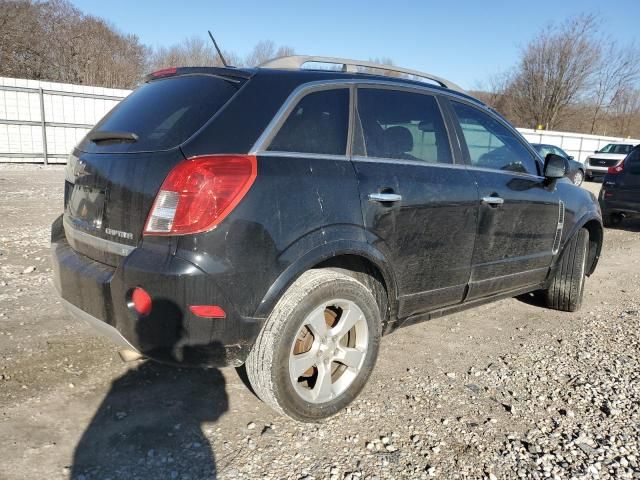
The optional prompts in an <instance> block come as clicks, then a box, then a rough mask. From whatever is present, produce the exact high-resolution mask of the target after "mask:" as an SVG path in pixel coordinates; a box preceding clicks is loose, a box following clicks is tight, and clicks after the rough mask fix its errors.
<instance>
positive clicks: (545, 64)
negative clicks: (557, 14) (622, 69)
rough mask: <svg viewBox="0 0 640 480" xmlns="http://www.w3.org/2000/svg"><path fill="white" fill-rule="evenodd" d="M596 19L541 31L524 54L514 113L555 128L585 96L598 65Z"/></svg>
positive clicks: (517, 73)
mask: <svg viewBox="0 0 640 480" xmlns="http://www.w3.org/2000/svg"><path fill="white" fill-rule="evenodd" d="M596 33H597V29H596V18H595V17H594V16H593V15H586V16H585V15H582V16H579V17H575V18H572V19H570V20H568V21H567V22H565V23H563V24H562V25H561V26H559V27H555V26H550V27H547V28H546V29H545V30H544V31H543V32H541V33H540V34H539V35H538V36H537V37H536V38H535V39H534V40H533V41H532V42H530V43H529V44H528V45H527V46H526V47H525V48H524V51H523V54H522V59H521V61H520V65H519V66H518V68H517V69H516V71H515V74H514V78H513V81H512V84H511V91H512V94H513V103H514V109H515V113H516V114H517V115H518V116H519V117H520V118H523V119H527V120H528V122H527V123H533V124H535V125H544V126H545V127H546V128H554V127H556V125H557V124H558V122H559V119H560V117H561V116H562V114H563V113H565V112H566V111H567V109H568V108H569V107H570V106H571V105H573V104H575V102H576V101H577V100H578V99H580V97H581V95H583V94H584V93H585V91H586V90H587V87H588V86H589V81H590V79H591V78H592V75H593V73H594V71H595V69H596V67H597V65H598V62H599V59H600V57H601V50H600V47H599V45H598V42H597V41H596Z"/></svg>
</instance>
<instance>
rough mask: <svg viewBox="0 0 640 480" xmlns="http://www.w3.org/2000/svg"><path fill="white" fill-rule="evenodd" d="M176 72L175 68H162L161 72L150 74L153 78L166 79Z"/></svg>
mask: <svg viewBox="0 0 640 480" xmlns="http://www.w3.org/2000/svg"><path fill="white" fill-rule="evenodd" d="M177 71H178V69H177V68H176V67H170V68H163V69H162V70H158V71H156V72H153V73H152V74H151V76H152V77H153V78H159V77H167V76H169V75H175V74H176V72H177Z"/></svg>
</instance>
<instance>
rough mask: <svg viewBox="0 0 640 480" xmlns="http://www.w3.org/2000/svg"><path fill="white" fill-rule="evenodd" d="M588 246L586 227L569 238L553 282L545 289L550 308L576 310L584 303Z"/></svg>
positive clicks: (565, 310) (566, 310) (567, 310)
mask: <svg viewBox="0 0 640 480" xmlns="http://www.w3.org/2000/svg"><path fill="white" fill-rule="evenodd" d="M588 246H589V232H588V231H587V230H586V229H584V228H582V229H580V231H579V232H578V233H577V234H576V235H574V236H573V238H572V239H571V240H569V242H568V244H567V245H566V247H565V248H564V251H563V252H562V257H561V258H560V260H558V263H559V264H558V266H557V268H556V271H555V273H554V275H553V278H552V280H551V284H550V285H549V288H548V289H547V290H545V291H544V294H545V298H546V303H547V306H548V307H549V308H553V309H555V310H562V311H564V312H575V311H576V310H578V309H579V308H580V306H581V305H582V297H583V294H584V282H585V273H586V265H587V253H588Z"/></svg>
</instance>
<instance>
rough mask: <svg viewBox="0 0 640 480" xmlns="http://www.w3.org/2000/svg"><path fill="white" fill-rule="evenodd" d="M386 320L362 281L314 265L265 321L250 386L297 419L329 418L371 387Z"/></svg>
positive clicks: (251, 365) (254, 355) (250, 368)
mask: <svg viewBox="0 0 640 480" xmlns="http://www.w3.org/2000/svg"><path fill="white" fill-rule="evenodd" d="M381 323H382V322H381V319H380V311H379V308H378V305H377V303H376V300H375V298H374V297H373V295H372V293H371V291H370V290H369V289H368V288H367V287H365V286H364V285H363V284H362V283H360V282H359V281H357V280H355V279H354V278H352V277H350V276H348V275H345V274H343V273H340V272H336V271H333V270H329V269H319V270H309V271H307V272H305V273H304V274H303V275H302V276H301V277H300V278H299V279H298V280H296V281H295V282H294V283H293V285H291V287H289V289H288V290H287V291H286V292H285V294H284V295H283V296H282V298H281V299H280V301H279V302H278V303H277V305H276V306H275V308H274V310H273V312H272V313H271V315H270V316H269V318H268V319H267V321H266V322H265V325H264V326H263V328H262V331H261V332H260V335H259V336H258V338H257V340H256V343H255V344H254V346H253V348H252V350H251V353H250V354H249V357H248V358H247V362H246V368H247V375H248V377H249V381H250V383H251V386H252V387H253V388H254V390H255V392H256V394H257V395H258V397H260V399H261V400H262V401H264V402H265V403H266V404H268V405H269V406H270V407H272V408H273V409H275V410H276V411H278V412H280V413H283V414H285V415H287V416H289V417H291V418H293V419H295V420H299V421H303V422H313V421H318V420H321V419H323V418H327V417H330V416H331V415H334V414H336V413H337V412H339V411H340V410H342V409H343V408H344V407H346V406H347V405H348V404H349V403H351V402H352V401H353V400H354V399H355V398H356V397H357V396H358V394H359V393H360V391H361V390H362V388H363V387H364V386H365V384H366V382H367V380H368V378H369V375H370V374H371V372H372V370H373V367H374V365H375V362H376V358H377V356H378V348H379V344H380V337H381ZM342 362H344V363H342ZM298 374H299V375H298Z"/></svg>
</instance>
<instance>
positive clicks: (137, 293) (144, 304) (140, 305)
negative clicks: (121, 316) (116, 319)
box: [130, 287, 153, 316]
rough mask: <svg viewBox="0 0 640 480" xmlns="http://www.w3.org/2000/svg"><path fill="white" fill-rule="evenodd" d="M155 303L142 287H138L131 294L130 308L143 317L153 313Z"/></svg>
mask: <svg viewBox="0 0 640 480" xmlns="http://www.w3.org/2000/svg"><path fill="white" fill-rule="evenodd" d="M152 305H153V302H152V301H151V296H150V295H149V294H148V293H147V291H146V290H145V289H143V288H141V287H136V288H134V289H133V292H131V302H130V306H131V307H132V308H133V309H134V310H135V311H136V312H138V313H139V314H140V315H142V316H146V315H149V314H150V313H151V307H152Z"/></svg>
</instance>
